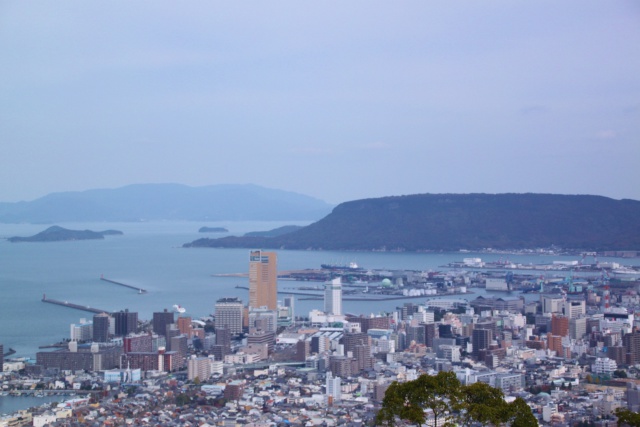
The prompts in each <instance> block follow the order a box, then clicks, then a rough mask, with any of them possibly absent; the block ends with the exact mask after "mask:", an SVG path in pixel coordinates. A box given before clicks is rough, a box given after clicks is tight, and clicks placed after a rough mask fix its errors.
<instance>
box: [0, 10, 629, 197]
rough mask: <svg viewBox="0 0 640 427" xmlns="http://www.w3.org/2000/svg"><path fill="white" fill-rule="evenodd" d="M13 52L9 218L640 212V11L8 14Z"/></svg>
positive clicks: (6, 142)
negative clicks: (205, 206)
mask: <svg viewBox="0 0 640 427" xmlns="http://www.w3.org/2000/svg"><path fill="white" fill-rule="evenodd" d="M0 52H1V59H0V201H2V202H15V201H20V200H33V199H35V198H38V197H41V196H44V195H46V194H48V193H52V192H60V191H81V190H87V189H93V188H117V187H121V186H124V185H128V184H138V183H181V184H186V185H190V186H204V185H212V184H246V183H252V184H259V185H262V186H265V187H269V188H277V189H282V190H288V191H294V192H298V193H302V194H306V195H309V196H313V197H317V198H319V199H322V200H325V201H327V202H329V203H340V202H343V201H348V200H355V199H362V198H369V197H382V196H391V195H402V194H418V193H504V192H515V193H525V192H532V193H556V194H596V195H603V196H607V197H612V198H615V199H621V198H630V199H635V200H640V2H637V1H635V0H629V1H606V2H604V1H601V0H598V1H592V0H567V1H562V2H558V1H555V0H554V1H550V0H542V1H536V2H531V1H513V0H504V1H492V0H487V1H482V2H477V1H471V0H469V1H450V0H446V1H444V0H443V1H437V0H435V1H424V0H419V1H399V2H388V1H376V0H366V1H358V0H355V1H349V2H337V1H334V2H301V1H278V2H264V1H242V2H235V1H210V0H207V1H197V0H193V1H187V2H177V1H165V0H153V1H151V0H146V1H145V0H136V1H124V0H115V1H108V2H107V1H100V2H87V1H80V0H67V1H63V2H58V1H56V2H52V1H48V0H47V1H44V0H34V1H29V2H24V1H21V0H4V1H2V2H1V3H0Z"/></svg>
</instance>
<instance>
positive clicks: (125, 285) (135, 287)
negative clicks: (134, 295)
mask: <svg viewBox="0 0 640 427" xmlns="http://www.w3.org/2000/svg"><path fill="white" fill-rule="evenodd" d="M100 280H102V281H103V282H108V283H112V284H114V285H118V286H124V287H125V288H129V289H133V290H134V291H136V292H138V293H139V294H146V293H147V290H146V289H143V288H139V287H137V286H133V285H127V284H126V283H122V282H116V281H115V280H111V279H107V278H106V277H104V276H102V275H101V276H100Z"/></svg>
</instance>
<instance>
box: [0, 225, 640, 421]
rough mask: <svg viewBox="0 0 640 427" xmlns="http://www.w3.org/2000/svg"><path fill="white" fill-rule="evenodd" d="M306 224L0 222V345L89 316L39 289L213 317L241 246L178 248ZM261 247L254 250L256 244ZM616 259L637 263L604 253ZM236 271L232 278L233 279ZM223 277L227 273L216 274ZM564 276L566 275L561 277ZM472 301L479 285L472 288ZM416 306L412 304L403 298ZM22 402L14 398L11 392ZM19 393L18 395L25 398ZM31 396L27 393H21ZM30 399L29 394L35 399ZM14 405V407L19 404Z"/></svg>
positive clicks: (27, 349)
mask: <svg viewBox="0 0 640 427" xmlns="http://www.w3.org/2000/svg"><path fill="white" fill-rule="evenodd" d="M292 224H293V225H307V224H308V222H292V221H287V222H255V221H254V222H251V221H242V222H232V221H226V222H208V223H205V222H202V223H200V222H186V221H149V222H127V223H106V222H100V223H58V224H56V225H60V226H62V227H65V228H68V229H74V230H85V229H89V230H94V231H102V230H107V229H114V230H120V231H122V232H123V233H124V234H123V235H119V236H106V237H105V239H104V240H82V241H65V242H46V243H28V242H23V243H10V242H9V241H8V240H6V238H8V237H11V236H31V235H34V234H36V233H39V232H41V231H43V230H44V229H46V228H47V227H48V226H50V225H51V224H48V225H43V224H0V313H1V320H0V344H3V345H4V349H5V352H6V351H8V349H9V348H12V349H14V350H15V351H16V353H15V354H14V355H12V356H10V357H12V358H16V357H26V358H34V357H35V353H36V352H37V351H39V348H38V347H39V346H43V345H48V344H53V343H55V342H59V341H61V340H63V339H66V338H68V337H69V333H70V325H71V324H72V323H79V322H80V319H82V318H85V319H87V320H91V318H92V317H93V314H92V313H89V312H84V311H79V310H75V309H71V308H67V307H62V306H57V305H53V304H48V303H44V302H42V297H43V295H45V294H46V296H47V297H48V298H53V299H57V300H61V301H68V302H72V303H76V304H80V305H86V306H90V307H95V308H98V309H101V310H104V311H107V312H113V311H119V310H124V309H128V310H129V311H135V312H138V313H139V318H140V319H142V320H144V319H150V318H151V317H152V313H153V312H154V311H161V310H163V309H165V308H166V309H168V310H172V307H173V306H174V305H180V306H182V307H184V308H185V309H186V315H190V316H192V317H193V318H200V317H206V316H209V315H211V314H213V310H214V304H215V302H216V300H217V299H219V298H222V297H238V298H240V299H242V300H243V301H244V302H247V301H248V290H247V289H242V288H237V286H240V287H245V288H246V287H248V279H247V278H246V277H242V276H240V275H239V274H243V273H247V271H248V266H249V250H248V249H221V248H220V249H219V248H183V247H182V245H183V244H184V243H187V242H191V241H193V240H196V239H199V238H202V237H212V238H214V237H223V236H226V235H242V234H244V233H246V232H250V231H266V230H271V229H274V228H277V227H280V226H283V225H292ZM202 226H209V227H224V228H226V229H228V230H229V232H228V233H222V234H220V233H211V234H210V233H206V234H205V233H199V232H198V229H199V228H200V227H202ZM255 249H259V248H255ZM276 252H277V254H278V270H302V269H314V268H320V264H325V263H337V264H348V263H349V262H356V263H357V264H358V265H359V266H361V267H363V268H367V269H389V270H392V269H409V270H422V271H429V270H432V271H442V270H443V268H442V266H444V265H446V264H448V263H450V262H455V261H461V260H462V258H466V257H479V258H482V259H483V261H498V260H507V259H508V260H510V261H512V262H516V263H533V264H542V263H551V262H552V261H554V260H565V261H566V260H576V259H577V258H576V257H575V256H573V257H571V256H549V255H536V254H533V255H504V254H497V253H461V252H452V253H412V252H349V251H316V250H276ZM607 261H616V262H620V263H622V264H624V265H638V264H640V260H639V259H637V258H635V259H615V258H608V259H607ZM234 273H238V275H233V274H234ZM225 274H229V276H219V275H225ZM565 275H566V273H565ZM102 276H103V277H105V278H109V279H111V280H115V281H118V282H123V283H127V284H130V285H133V286H137V287H140V288H144V289H146V290H147V291H148V292H147V293H144V294H139V293H137V292H136V291H134V290H132V289H129V288H125V287H121V286H118V285H114V284H111V283H108V282H105V281H101V280H100V277H102ZM301 284H306V285H308V283H296V282H292V281H281V282H280V283H279V290H286V289H293V288H295V287H296V286H298V285H301ZM472 291H474V292H475V293H474V294H470V295H469V296H467V297H466V298H468V299H469V298H475V297H477V296H478V295H479V294H483V293H484V290H483V289H472ZM406 301H413V302H416V303H419V302H420V300H416V299H414V298H412V299H410V298H407V300H406ZM404 302H405V301H404V300H390V301H344V302H343V310H344V311H345V312H350V313H356V314H370V313H379V312H382V311H392V310H393V309H394V308H395V307H397V306H401V305H402V304H403V303H404ZM322 305H323V303H322V301H317V300H308V299H305V298H304V297H296V301H295V313H296V315H306V313H308V312H309V310H311V309H313V308H318V309H322ZM4 399H6V397H0V411H2V412H7V411H6V410H7V409H11V408H6V405H4V404H3V402H4V403H6V402H7V400H4ZM14 399H22V398H14ZM25 399H26V398H25ZM29 399H32V398H29ZM33 399H36V398H33ZM18 409H20V408H18Z"/></svg>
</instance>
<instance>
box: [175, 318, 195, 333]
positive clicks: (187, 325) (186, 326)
mask: <svg viewBox="0 0 640 427" xmlns="http://www.w3.org/2000/svg"><path fill="white" fill-rule="evenodd" d="M177 323H178V330H179V331H180V333H181V334H183V335H186V337H187V338H191V337H192V336H193V326H192V325H191V317H189V316H184V317H178V322H177Z"/></svg>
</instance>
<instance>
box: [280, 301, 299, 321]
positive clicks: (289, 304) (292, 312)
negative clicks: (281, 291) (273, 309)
mask: <svg viewBox="0 0 640 427" xmlns="http://www.w3.org/2000/svg"><path fill="white" fill-rule="evenodd" d="M295 301H296V300H295V298H294V296H293V295H289V296H288V297H284V298H283V300H282V305H283V306H284V307H286V308H287V309H288V313H289V317H290V318H291V319H294V318H295V317H296V313H295Z"/></svg>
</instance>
